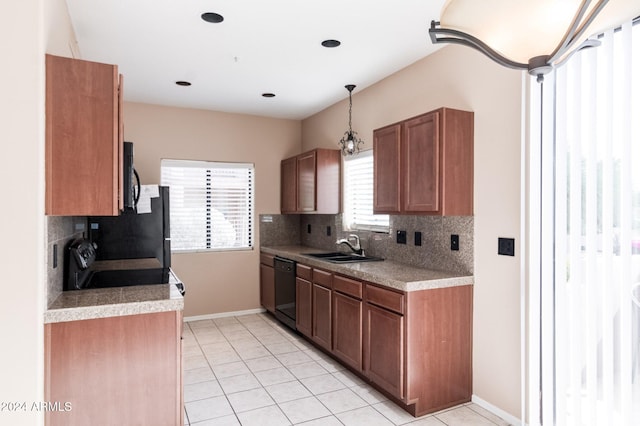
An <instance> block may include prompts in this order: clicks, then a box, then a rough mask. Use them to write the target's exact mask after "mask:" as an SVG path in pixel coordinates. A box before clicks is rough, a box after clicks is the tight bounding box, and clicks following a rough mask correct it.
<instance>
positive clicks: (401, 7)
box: [67, 0, 444, 119]
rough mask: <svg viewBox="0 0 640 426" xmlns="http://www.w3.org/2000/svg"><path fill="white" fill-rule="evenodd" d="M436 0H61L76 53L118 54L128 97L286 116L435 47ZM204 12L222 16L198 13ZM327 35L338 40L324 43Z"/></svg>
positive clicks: (109, 59) (112, 59) (306, 111)
mask: <svg viewBox="0 0 640 426" xmlns="http://www.w3.org/2000/svg"><path fill="white" fill-rule="evenodd" d="M443 3H444V0H429V1H425V0H402V1H397V0H375V1H374V0H243V1H241V0H67V4H68V7H69V13H70V15H71V20H72V23H73V26H74V29H75V32H76V36H77V39H78V44H79V49H80V55H81V58H82V59H86V60H90V61H98V62H105V63H110V64H117V65H118V67H119V71H120V73H121V74H123V76H124V97H125V100H126V101H132V102H144V103H151V104H160V105H172V106H180V107H190V108H199V109H209V110H216V111H226V112H234V113H246V114H254V115H261V116H268V117H279V118H290V119H302V118H306V117H308V116H310V115H313V114H314V113H316V112H318V111H321V110H323V109H324V108H326V107H328V106H330V105H332V104H334V103H336V102H338V101H340V100H342V99H345V98H347V97H348V92H347V90H346V89H345V88H344V86H345V85H346V84H355V85H356V86H357V87H356V89H355V91H354V93H357V92H358V91H360V90H362V89H364V88H365V87H367V86H369V85H372V84H374V83H376V82H377V81H379V80H381V79H383V78H384V77H386V76H388V75H390V74H392V73H394V72H396V71H398V70H400V69H402V68H404V67H406V66H407V65H410V64H412V63H413V62H416V61H417V60H419V59H421V58H423V57H425V56H427V55H429V54H430V53H432V52H433V51H435V50H436V47H435V46H433V45H432V44H431V41H430V40H429V35H428V28H429V25H430V23H431V20H432V19H434V20H438V19H439V16H440V10H441V8H442V5H443ZM205 12H215V13H219V14H221V15H222V16H223V17H224V21H223V22H222V23H220V24H211V23H208V22H205V21H203V20H202V19H201V18H200V15H201V14H202V13H205ZM326 39H337V40H340V41H341V42H342V45H341V46H339V47H337V48H332V49H329V48H325V47H322V46H321V44H320V43H321V42H322V41H323V40H326ZM178 80H187V81H189V82H191V83H192V86H190V87H180V86H177V85H176V84H175V81H178ZM265 92H272V93H275V94H276V97H274V98H263V97H262V96H261V94H262V93H265Z"/></svg>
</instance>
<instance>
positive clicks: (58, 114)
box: [45, 55, 123, 216]
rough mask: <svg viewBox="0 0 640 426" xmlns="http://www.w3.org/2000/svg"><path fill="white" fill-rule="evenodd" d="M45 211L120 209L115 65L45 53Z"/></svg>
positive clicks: (119, 133)
mask: <svg viewBox="0 0 640 426" xmlns="http://www.w3.org/2000/svg"><path fill="white" fill-rule="evenodd" d="M45 139H46V148H45V156H46V166H45V168H46V192H45V213H46V214H48V215H63V216H116V215H118V214H119V212H120V210H122V207H123V205H122V203H123V195H122V188H123V182H122V149H123V124H122V78H121V76H119V74H118V67H117V66H116V65H108V64H102V63H96V62H89V61H82V60H78V59H71V58H63V57H59V56H53V55H46V137H45Z"/></svg>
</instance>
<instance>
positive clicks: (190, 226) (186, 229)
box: [161, 160, 254, 251]
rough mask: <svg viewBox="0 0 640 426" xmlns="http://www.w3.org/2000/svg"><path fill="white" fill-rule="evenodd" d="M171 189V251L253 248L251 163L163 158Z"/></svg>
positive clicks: (163, 170) (165, 179) (164, 176)
mask: <svg viewBox="0 0 640 426" xmlns="http://www.w3.org/2000/svg"><path fill="white" fill-rule="evenodd" d="M161 174H162V177H161V180H162V185H167V186H169V191H170V214H171V249H172V250H173V251H200V250H238V249H248V248H251V247H252V246H253V198H254V184H253V179H254V165H253V164H246V163H220V162H209V161H186V160H162V163H161Z"/></svg>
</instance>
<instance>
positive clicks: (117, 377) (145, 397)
mask: <svg viewBox="0 0 640 426" xmlns="http://www.w3.org/2000/svg"><path fill="white" fill-rule="evenodd" d="M181 332H182V323H181V321H180V313H179V312H176V311H172V312H160V313H151V314H141V315H127V316H120V317H108V318H100V319H89V320H83V321H68V322H60V323H53V324H45V383H46V384H45V395H44V397H45V400H46V401H61V404H64V403H65V402H69V403H71V410H70V411H47V412H46V413H45V424H47V425H51V426H56V425H63V426H74V425H78V426H80V425H88V424H94V425H95V424H104V425H133V424H139V425H166V424H171V425H181V424H182V420H183V416H184V411H183V409H182V405H181V393H182V383H180V377H181V370H182V369H181V364H180V363H181V353H180V346H181V344H180V334H181ZM98 401H99V403H98ZM105 407H117V409H105Z"/></svg>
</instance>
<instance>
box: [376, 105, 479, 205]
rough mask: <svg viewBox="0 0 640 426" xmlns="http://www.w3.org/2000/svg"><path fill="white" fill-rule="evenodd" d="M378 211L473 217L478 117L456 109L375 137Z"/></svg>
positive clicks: (428, 115)
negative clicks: (476, 118) (474, 138)
mask: <svg viewBox="0 0 640 426" xmlns="http://www.w3.org/2000/svg"><path fill="white" fill-rule="evenodd" d="M373 150H374V212H375V213H390V214H394V213H395V214H398V213H405V214H431V215H443V216H444V215H447V216H470V215H473V113H472V112H468V111H460V110H455V109H450V108H440V109H438V110H435V111H432V112H429V113H426V114H423V115H420V116H417V117H414V118H411V119H408V120H405V121H402V122H399V123H395V124H392V125H389V126H386V127H383V128H381V129H377V130H374V132H373Z"/></svg>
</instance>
